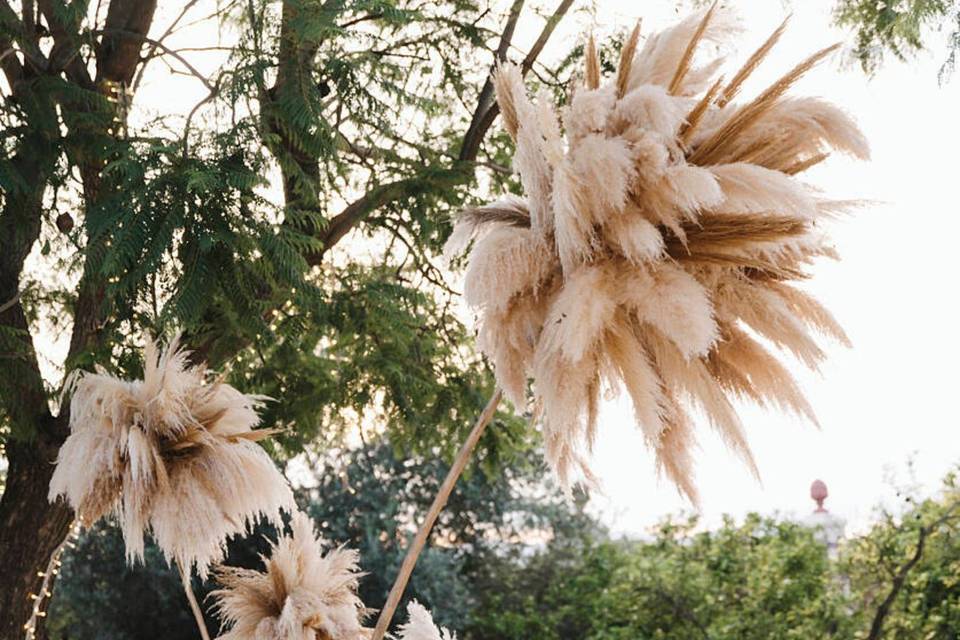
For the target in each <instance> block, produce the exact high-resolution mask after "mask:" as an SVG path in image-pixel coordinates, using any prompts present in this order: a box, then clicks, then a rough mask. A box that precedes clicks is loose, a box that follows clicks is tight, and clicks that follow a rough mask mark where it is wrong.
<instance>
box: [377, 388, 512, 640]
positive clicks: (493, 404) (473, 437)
mask: <svg viewBox="0 0 960 640" xmlns="http://www.w3.org/2000/svg"><path fill="white" fill-rule="evenodd" d="M502 397H503V392H502V391H501V390H500V389H497V390H496V391H494V392H493V395H492V396H491V397H490V401H489V402H487V406H486V407H484V409H483V413H481V414H480V417H479V418H477V422H476V424H474V425H473V430H472V431H471V432H470V435H469V436H467V441H466V442H464V443H463V446H462V447H460V452H459V453H457V457H456V459H455V460H454V461H453V466H452V467H450V471H449V472H448V473H447V477H446V478H444V480H443V484H442V485H440V490H439V491H437V495H436V497H435V498H434V499H433V504H431V505H430V510H429V511H428V512H427V517H426V518H425V519H424V521H423V524H421V525H420V530H419V531H417V536H416V537H415V538H414V539H413V543H412V544H411V545H410V549H408V550H407V555H406V557H405V558H404V559H403V564H402V565H401V566H400V573H398V574H397V578H396V580H395V581H394V583H393V587H392V588H391V589H390V595H389V597H387V603H386V604H385V605H384V606H383V610H382V611H380V617H379V618H378V619H377V627H376V629H374V631H373V635H372V636H371V639H370V640H383V637H384V635H386V633H387V628H388V627H389V626H390V621H391V620H392V619H393V614H394V612H395V611H396V610H397V605H399V604H400V598H402V597H403V591H404V589H406V587H407V582H409V580H410V575H411V574H412V573H413V568H414V567H415V566H416V564H417V558H418V557H420V552H421V551H423V547H424V545H426V543H427V538H429V537H430V531H431V530H432V529H433V525H434V523H436V521H437V517H438V516H439V515H440V512H441V511H442V510H443V507H444V506H446V504H447V500H448V499H449V498H450V493H451V492H452V491H453V487H454V486H455V485H456V484H457V480H458V479H459V478H460V474H462V473H463V469H464V467H466V466H467V462H469V461H470V454H471V453H473V449H474V447H476V446H477V442H478V441H479V440H480V436H482V435H483V431H484V429H486V427H487V425H488V424H489V423H490V420H491V419H492V418H493V416H494V414H495V413H496V412H497V406H498V405H499V404H500V399H501V398H502Z"/></svg>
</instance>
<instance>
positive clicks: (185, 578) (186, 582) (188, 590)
mask: <svg viewBox="0 0 960 640" xmlns="http://www.w3.org/2000/svg"><path fill="white" fill-rule="evenodd" d="M177 571H179V572H180V582H182V583H183V592H184V593H185V594H186V595H187V602H189V603H190V611H192V612H193V619H194V620H196V622H197V629H198V630H199V631H200V637H201V638H203V640H210V632H209V631H207V623H206V622H204V620H203V611H202V610H201V609H200V605H199V604H197V597H196V596H195V595H193V587H192V586H190V574H189V572H188V571H184V570H183V567H181V566H180V565H179V564H177Z"/></svg>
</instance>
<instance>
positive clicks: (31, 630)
mask: <svg viewBox="0 0 960 640" xmlns="http://www.w3.org/2000/svg"><path fill="white" fill-rule="evenodd" d="M80 529H81V522H80V520H79V518H78V519H77V520H74V521H73V523H72V524H71V525H70V533H69V535H67V537H66V538H64V540H63V542H61V543H60V544H59V545H57V548H56V549H54V550H53V553H52V554H50V560H49V561H48V562H47V568H46V569H45V570H43V571H37V577H38V578H43V580H42V581H41V583H40V590H39V592H38V593H31V594H30V595H29V599H30V600H32V601H33V611H32V612H31V614H30V619H29V620H27V621H26V623H24V625H23V630H24V632H25V633H24V637H25V640H35V638H36V637H37V619H38V618H46V617H47V612H46V611H44V610H43V603H44V602H45V601H48V600H49V599H50V596H52V595H53V591H51V586H52V585H51V582H52V580H53V578H54V577H56V576H57V574H59V573H60V567H61V566H62V564H63V563H62V562H61V561H60V556H61V555H63V551H64V549H66V548H67V547H70V548H73V547H75V546H76V544H74V542H73V541H74V540H76V539H77V538H78V537H79V536H80Z"/></svg>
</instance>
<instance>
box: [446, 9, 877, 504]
mask: <svg viewBox="0 0 960 640" xmlns="http://www.w3.org/2000/svg"><path fill="white" fill-rule="evenodd" d="M784 27H785V25H780V27H778V29H777V30H776V31H775V32H774V33H773V35H772V36H771V37H770V38H768V39H767V40H766V41H765V42H764V43H763V44H762V45H761V46H760V48H759V49H758V50H757V51H756V52H755V53H754V54H753V55H752V56H750V57H749V59H748V60H747V61H746V64H744V65H743V67H741V68H740V69H739V70H737V71H734V72H733V73H732V74H731V75H730V76H729V77H731V78H732V79H731V80H730V81H729V82H726V83H724V81H723V79H722V78H718V77H716V76H717V73H718V71H719V69H720V66H721V60H706V61H701V59H700V58H701V56H699V55H698V50H699V48H698V47H699V45H701V44H702V43H703V42H708V41H709V42H714V43H719V42H722V41H723V40H725V39H727V38H729V37H730V35H731V34H733V33H736V26H735V22H734V21H733V20H731V19H730V16H729V15H728V14H727V13H726V12H725V11H723V10H721V9H718V8H716V6H714V7H711V8H710V9H708V10H707V11H704V12H701V13H699V14H696V15H694V16H692V17H690V18H688V19H686V20H684V21H682V22H681V23H679V24H678V25H677V26H675V27H673V28H672V29H667V30H666V31H664V32H662V33H659V34H656V35H653V36H650V37H649V38H648V39H647V40H646V43H645V44H644V46H643V47H639V46H638V43H639V30H638V29H635V30H634V31H633V33H632V34H631V35H630V38H629V40H628V42H627V43H626V45H625V46H624V48H623V56H622V58H621V61H620V68H619V70H618V72H617V74H616V76H615V77H614V78H612V79H610V80H609V81H608V82H606V83H603V82H602V81H601V79H600V78H599V77H598V69H599V67H598V65H597V63H596V59H597V58H596V52H595V50H594V47H593V41H592V39H591V40H590V41H589V42H588V43H587V51H586V72H585V81H584V84H583V86H581V87H579V88H578V89H577V91H576V92H575V95H573V96H572V98H571V99H570V100H569V101H568V105H567V106H566V107H565V108H564V109H563V110H562V112H561V115H562V126H561V121H559V120H558V117H557V115H556V114H555V113H554V110H553V108H552V106H551V105H550V104H549V101H548V100H547V99H546V98H545V97H544V96H543V95H540V96H539V97H538V98H537V99H536V101H531V100H530V99H529V98H528V97H527V95H526V92H525V90H524V86H523V82H522V79H521V75H520V73H519V71H518V70H517V69H516V68H515V67H513V66H511V65H504V66H502V67H500V69H499V70H498V71H497V75H496V79H495V80H496V81H495V87H496V90H497V99H498V101H499V103H500V105H501V107H502V110H503V113H504V114H505V115H509V116H510V117H509V118H507V121H506V125H507V126H506V128H507V130H508V132H509V133H510V134H511V135H512V136H513V138H514V140H515V141H516V147H517V151H516V156H515V168H516V170H517V171H518V172H519V174H520V178H521V181H522V184H523V187H524V191H525V196H526V198H525V199H524V200H519V199H515V198H511V199H508V200H504V201H502V202H501V203H498V204H495V205H493V206H491V207H480V208H476V209H472V210H468V211H466V212H464V213H463V214H462V215H461V217H460V218H459V219H458V221H457V224H456V226H455V228H454V233H453V235H452V236H451V240H450V243H449V244H448V247H447V254H448V255H455V254H456V253H459V252H462V251H463V250H464V249H465V248H467V247H468V246H470V244H471V242H472V243H473V244H472V250H471V253H470V256H469V267H468V270H467V274H466V282H465V291H466V294H467V301H468V302H469V304H471V305H472V306H473V307H475V308H476V309H478V311H479V314H480V323H481V326H480V331H479V336H480V347H481V349H482V350H483V351H484V352H485V353H486V355H487V356H488V357H489V358H491V360H492V361H493V363H494V365H495V367H496V375H497V378H498V382H499V384H500V386H501V387H502V388H503V390H504V392H505V393H506V395H507V396H508V397H509V398H510V399H511V400H512V401H513V403H514V404H516V405H518V406H524V405H526V385H527V380H528V379H529V378H533V380H534V387H533V389H534V399H535V405H536V407H537V409H538V410H539V415H541V416H542V427H543V433H544V437H545V441H546V450H547V457H548V460H549V461H550V463H551V464H552V466H553V467H554V468H555V469H556V470H557V472H558V473H559V475H560V477H561V479H562V480H563V481H564V482H570V481H571V474H572V473H579V474H580V475H582V476H586V477H588V478H589V469H588V465H587V461H586V460H587V453H588V451H589V449H590V447H591V445H592V443H593V440H594V438H595V437H596V430H597V424H596V422H597V408H598V405H599V397H600V393H601V392H602V391H603V389H604V388H605V387H608V388H613V389H618V388H625V389H626V391H627V393H628V394H629V396H630V398H631V400H632V401H633V405H634V408H635V413H636V419H637V422H638V423H639V426H640V427H641V429H642V430H643V433H644V434H645V436H646V440H647V442H648V444H649V446H651V447H652V448H653V449H654V450H655V452H656V456H657V460H658V465H659V467H660V469H661V470H662V471H663V472H665V473H666V474H667V476H669V477H670V478H671V479H672V480H673V481H674V482H675V483H676V484H677V486H678V487H679V488H680V489H681V491H682V492H683V493H685V494H687V495H688V496H689V497H690V498H691V499H693V500H696V490H695V487H694V484H693V482H692V477H691V475H692V460H693V456H692V448H693V447H694V446H695V438H694V433H693V421H692V419H691V417H690V415H689V409H690V407H691V406H696V407H699V408H700V409H702V411H703V412H704V414H705V415H706V416H707V417H708V419H709V421H710V422H711V424H712V425H713V427H714V428H716V429H717V430H718V431H719V432H720V434H721V435H722V436H723V438H724V439H725V440H726V442H727V443H728V444H729V445H730V446H731V447H732V448H733V449H734V450H735V451H737V452H738V453H740V454H741V455H742V457H743V458H744V459H745V460H746V461H747V463H748V465H749V466H750V467H751V468H754V465H753V461H752V459H751V454H750V450H749V448H748V446H747V444H746V439H745V437H744V434H743V429H742V426H741V424H740V421H739V418H738V417H737V414H736V411H735V410H734V408H733V405H732V403H731V401H732V400H733V399H737V398H739V399H746V400H751V401H754V402H757V403H759V404H761V405H769V406H774V407H778V408H782V409H786V410H789V411H793V412H795V413H797V414H799V415H801V416H805V417H808V418H810V419H814V416H813V412H812V410H811V409H810V407H809V405H808V404H807V402H806V400H805V399H804V398H803V396H802V394H801V393H800V391H799V390H798V388H797V385H796V384H795V383H794V381H793V379H792V378H791V377H790V375H789V373H788V372H787V370H786V369H785V368H784V366H783V365H782V364H781V363H780V361H779V359H778V358H777V356H775V355H774V353H772V352H771V351H770V350H768V348H767V347H766V346H765V343H766V342H769V343H770V344H772V345H774V346H775V347H778V348H780V349H782V350H786V351H789V352H791V353H792V354H794V355H795V356H796V357H798V358H799V359H800V361H801V362H803V363H804V364H806V365H808V366H810V367H816V366H817V365H818V363H819V362H820V361H821V360H822V358H823V355H824V354H823V351H822V350H821V348H820V347H819V346H818V343H817V342H816V341H815V340H814V338H813V336H812V334H813V333H819V334H821V335H824V336H827V337H832V338H836V339H838V340H840V341H841V342H846V336H845V335H844V334H843V331H842V329H840V327H839V325H838V324H837V323H836V321H835V320H834V319H833V317H832V316H831V315H830V313H829V312H828V311H827V310H826V309H824V308H823V307H822V306H821V305H820V304H819V303H818V302H817V301H816V300H814V299H813V298H811V297H810V296H809V295H808V294H806V293H804V292H803V291H802V290H800V289H798V288H796V286H795V285H794V282H795V281H797V280H800V279H803V278H804V277H806V267H807V266H808V265H809V264H810V263H811V261H813V260H814V259H815V258H818V257H820V256H832V255H833V251H832V249H831V248H830V247H829V245H828V244H827V243H826V241H825V239H824V236H823V233H822V232H821V230H820V229H819V222H820V220H821V219H822V218H825V217H828V216H830V215H831V214H832V213H834V212H835V210H836V206H837V205H836V203H832V202H830V201H827V200H824V199H822V198H821V197H820V196H818V194H817V192H816V191H814V190H813V189H812V188H810V187H808V186H807V185H805V184H804V183H802V182H800V181H799V180H797V179H796V178H795V176H796V175H797V174H799V173H801V172H802V171H804V170H805V169H807V168H809V167H811V166H813V165H815V164H818V163H819V162H821V161H823V160H824V159H825V158H826V157H827V154H828V153H829V151H831V150H838V151H841V152H844V153H848V154H850V155H853V156H855V157H859V158H866V157H867V155H868V149H867V144H866V141H865V140H864V138H863V136H862V134H861V133H860V132H859V131H858V130H857V128H856V126H855V125H854V123H853V122H852V120H851V119H850V118H849V117H848V116H847V115H846V114H844V113H843V112H842V111H841V110H839V109H837V108H836V107H834V106H832V105H830V104H828V103H826V102H824V101H822V100H819V99H812V98H796V97H788V96H787V92H788V90H789V89H790V87H791V86H792V85H793V84H794V83H795V82H796V80H797V79H799V78H800V77H801V76H802V75H803V74H804V73H805V72H807V71H808V70H809V69H811V68H812V67H813V66H814V65H815V64H816V63H817V62H819V61H821V60H822V59H824V58H825V57H826V56H827V55H828V54H829V53H830V52H831V51H833V48H832V47H830V48H827V49H824V50H822V51H819V52H817V53H815V54H814V55H813V56H811V57H810V58H808V59H807V60H804V61H803V62H801V63H800V64H798V65H797V66H796V67H795V68H794V69H793V70H791V71H790V72H789V73H787V74H786V75H785V76H783V77H782V78H781V79H780V80H778V81H777V82H775V83H774V84H773V85H772V86H771V87H770V88H768V89H767V90H765V91H763V92H761V93H760V94H759V96H758V97H756V98H754V99H752V100H748V101H747V102H745V103H743V104H737V103H735V102H734V99H735V98H736V97H737V96H738V95H739V94H740V90H741V87H742V85H743V83H744V81H745V80H746V79H747V77H748V76H749V75H750V74H751V73H752V72H753V71H754V70H755V69H756V68H757V66H758V65H759V64H760V63H761V62H762V60H763V59H764V57H765V56H766V55H767V54H768V53H769V51H770V50H771V48H772V47H773V46H774V45H775V44H776V42H777V40H778V39H779V38H780V36H781V35H782V33H783V31H784ZM701 48H702V47H701Z"/></svg>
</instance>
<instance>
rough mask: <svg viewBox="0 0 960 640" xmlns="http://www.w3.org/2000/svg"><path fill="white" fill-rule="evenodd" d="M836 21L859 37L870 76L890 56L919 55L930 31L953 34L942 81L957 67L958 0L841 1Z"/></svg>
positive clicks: (860, 56) (857, 52)
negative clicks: (945, 31) (944, 31)
mask: <svg viewBox="0 0 960 640" xmlns="http://www.w3.org/2000/svg"><path fill="white" fill-rule="evenodd" d="M834 19H835V20H836V23H837V24H838V25H839V26H841V27H846V28H849V29H852V30H853V31H854V33H855V34H856V42H855V48H854V55H855V56H856V58H857V60H858V61H859V62H860V65H861V66H862V67H863V70H864V71H866V72H867V73H871V74H872V73H874V72H875V71H876V70H877V69H878V68H879V66H880V64H881V63H882V62H883V59H884V56H885V55H887V54H892V55H893V56H895V57H896V58H898V59H900V60H907V59H909V58H911V57H913V56H914V55H916V53H917V52H919V51H921V50H922V49H924V48H926V45H925V44H924V38H925V37H926V36H927V32H928V31H935V32H939V31H943V30H947V31H948V33H949V40H948V45H947V46H948V49H949V52H948V54H947V58H946V60H945V61H944V63H943V65H942V66H941V68H940V79H941V81H943V80H945V79H946V78H947V77H948V76H949V75H950V74H951V73H952V72H953V70H954V67H955V66H956V61H957V52H958V51H960V3H958V2H957V1H956V0H838V2H837V5H836V7H835V9H834Z"/></svg>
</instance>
